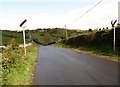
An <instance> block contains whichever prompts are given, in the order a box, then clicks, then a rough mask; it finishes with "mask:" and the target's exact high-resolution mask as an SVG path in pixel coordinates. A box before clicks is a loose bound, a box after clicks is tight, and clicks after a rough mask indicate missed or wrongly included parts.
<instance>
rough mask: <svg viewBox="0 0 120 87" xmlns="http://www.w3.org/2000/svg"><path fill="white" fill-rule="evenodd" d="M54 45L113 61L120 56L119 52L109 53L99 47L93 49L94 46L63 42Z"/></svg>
mask: <svg viewBox="0 0 120 87" xmlns="http://www.w3.org/2000/svg"><path fill="white" fill-rule="evenodd" d="M53 46H55V47H62V48H67V49H70V50H74V51H77V52H81V53H84V54H89V55H92V56H97V57H100V58H105V59H109V60H113V61H118V58H120V56H118V54H115V53H114V52H109V53H107V52H103V51H100V50H99V49H93V48H88V47H71V46H69V45H65V44H62V43H59V44H54V45H53Z"/></svg>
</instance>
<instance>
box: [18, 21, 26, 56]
mask: <svg viewBox="0 0 120 87" xmlns="http://www.w3.org/2000/svg"><path fill="white" fill-rule="evenodd" d="M26 21H27V20H26V19H25V20H24V21H23V22H22V23H21V24H20V25H19V26H20V27H22V26H23V24H24V23H25V22H26ZM22 28H23V40H24V52H25V57H26V42H25V29H24V28H25V27H22Z"/></svg>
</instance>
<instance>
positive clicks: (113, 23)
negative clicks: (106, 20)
mask: <svg viewBox="0 0 120 87" xmlns="http://www.w3.org/2000/svg"><path fill="white" fill-rule="evenodd" d="M116 22H117V20H115V21H114V22H113V21H111V25H112V27H113V50H114V51H115V23H116Z"/></svg>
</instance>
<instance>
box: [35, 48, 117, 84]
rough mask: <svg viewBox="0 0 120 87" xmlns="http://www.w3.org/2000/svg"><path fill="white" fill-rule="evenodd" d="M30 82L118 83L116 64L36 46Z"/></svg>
mask: <svg viewBox="0 0 120 87" xmlns="http://www.w3.org/2000/svg"><path fill="white" fill-rule="evenodd" d="M33 85H118V63H116V62H113V61H109V60H105V59H101V58H96V57H93V56H90V55H86V54H81V53H79V52H74V51H70V50H66V49H64V48H56V47H52V46H39V49H38V58H37V63H36V68H35V73H34V79H33Z"/></svg>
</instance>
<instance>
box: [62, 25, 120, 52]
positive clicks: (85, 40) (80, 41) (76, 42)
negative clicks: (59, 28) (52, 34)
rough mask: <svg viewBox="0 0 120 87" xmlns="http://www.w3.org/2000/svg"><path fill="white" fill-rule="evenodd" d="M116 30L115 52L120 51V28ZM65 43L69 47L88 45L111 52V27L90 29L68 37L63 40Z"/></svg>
mask: <svg viewBox="0 0 120 87" xmlns="http://www.w3.org/2000/svg"><path fill="white" fill-rule="evenodd" d="M115 31H116V51H117V52H116V53H120V28H119V27H117V28H116V29H115ZM64 43H65V44H66V45H69V46H71V47H88V48H94V49H98V50H99V51H102V52H107V53H110V52H113V29H111V30H109V29H104V30H98V31H90V32H89V33H87V34H83V35H80V36H77V37H75V38H70V39H69V40H66V41H64Z"/></svg>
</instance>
